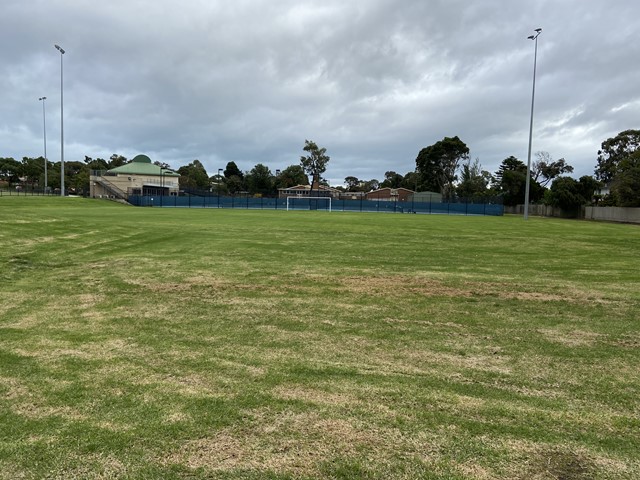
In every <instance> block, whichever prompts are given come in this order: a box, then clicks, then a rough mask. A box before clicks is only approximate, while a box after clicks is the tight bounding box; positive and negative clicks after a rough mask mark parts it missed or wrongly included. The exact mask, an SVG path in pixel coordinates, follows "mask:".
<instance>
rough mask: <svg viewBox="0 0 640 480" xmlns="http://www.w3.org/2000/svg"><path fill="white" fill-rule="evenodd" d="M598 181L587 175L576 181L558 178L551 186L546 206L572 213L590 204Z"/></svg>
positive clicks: (569, 178)
mask: <svg viewBox="0 0 640 480" xmlns="http://www.w3.org/2000/svg"><path fill="white" fill-rule="evenodd" d="M598 185H599V183H598V181H597V180H596V179H594V178H593V177H591V176H589V175H584V176H582V177H580V180H578V181H576V180H574V179H573V178H571V177H558V178H556V179H555V181H554V182H553V183H552V184H551V188H550V189H549V192H548V194H547V195H546V201H545V203H547V204H548V205H552V206H554V207H558V208H561V209H563V210H566V211H569V212H572V211H576V210H578V209H579V208H580V207H581V206H582V205H586V204H589V203H591V201H592V199H593V193H594V192H595V190H596V188H598Z"/></svg>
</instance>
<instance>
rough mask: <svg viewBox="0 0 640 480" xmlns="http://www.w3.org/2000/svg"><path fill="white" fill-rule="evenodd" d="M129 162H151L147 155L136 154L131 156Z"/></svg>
mask: <svg viewBox="0 0 640 480" xmlns="http://www.w3.org/2000/svg"><path fill="white" fill-rule="evenodd" d="M131 162H133V163H151V159H150V158H149V157H147V156H146V155H136V156H135V157H133V159H132V160H131Z"/></svg>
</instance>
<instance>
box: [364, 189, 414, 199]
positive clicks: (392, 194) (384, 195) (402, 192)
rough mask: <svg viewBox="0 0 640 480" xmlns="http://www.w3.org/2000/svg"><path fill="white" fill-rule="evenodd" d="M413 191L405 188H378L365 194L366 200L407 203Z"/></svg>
mask: <svg viewBox="0 0 640 480" xmlns="http://www.w3.org/2000/svg"><path fill="white" fill-rule="evenodd" d="M413 193H414V192H413V190H409V189H407V188H389V187H386V188H380V189H378V190H374V191H373V192H368V193H367V194H366V199H367V200H378V201H386V202H408V201H410V198H411V195H413Z"/></svg>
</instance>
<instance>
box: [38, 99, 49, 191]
mask: <svg viewBox="0 0 640 480" xmlns="http://www.w3.org/2000/svg"><path fill="white" fill-rule="evenodd" d="M46 99H47V97H40V98H39V99H38V100H40V101H41V102H42V130H43V132H44V192H45V193H47V185H48V182H47V115H46V113H45V108H44V104H45V100H46Z"/></svg>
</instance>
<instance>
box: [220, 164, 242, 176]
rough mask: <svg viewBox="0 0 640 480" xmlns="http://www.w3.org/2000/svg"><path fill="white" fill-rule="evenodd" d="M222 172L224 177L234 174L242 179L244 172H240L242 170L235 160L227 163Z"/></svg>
mask: <svg viewBox="0 0 640 480" xmlns="http://www.w3.org/2000/svg"><path fill="white" fill-rule="evenodd" d="M223 173H224V177H225V178H230V177H233V176H236V177H238V178H239V179H240V180H242V179H244V173H242V170H240V169H239V168H238V166H237V165H236V162H229V163H227V168H225V169H224V172H223Z"/></svg>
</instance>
